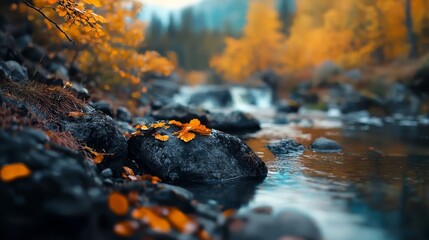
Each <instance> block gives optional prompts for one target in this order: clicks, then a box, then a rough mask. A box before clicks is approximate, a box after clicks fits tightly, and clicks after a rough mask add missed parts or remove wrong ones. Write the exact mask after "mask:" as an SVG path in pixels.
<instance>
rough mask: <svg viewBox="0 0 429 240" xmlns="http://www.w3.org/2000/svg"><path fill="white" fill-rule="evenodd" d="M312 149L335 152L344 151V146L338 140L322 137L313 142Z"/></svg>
mask: <svg viewBox="0 0 429 240" xmlns="http://www.w3.org/2000/svg"><path fill="white" fill-rule="evenodd" d="M311 150H312V151H313V152H322V153H334V152H341V151H343V148H342V147H341V146H340V145H339V144H338V143H337V142H336V141H334V140H331V139H327V138H324V137H321V138H318V139H316V140H315V141H314V142H313V143H312V144H311Z"/></svg>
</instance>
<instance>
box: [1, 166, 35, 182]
mask: <svg viewBox="0 0 429 240" xmlns="http://www.w3.org/2000/svg"><path fill="white" fill-rule="evenodd" d="M30 174H31V170H30V169H29V168H28V167H27V165H25V164H24V163H10V164H6V165H4V166H3V167H1V169H0V178H1V180H2V181H3V182H11V181H14V180H16V179H19V178H25V177H27V176H29V175H30Z"/></svg>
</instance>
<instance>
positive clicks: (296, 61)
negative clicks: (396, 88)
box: [284, 0, 429, 70]
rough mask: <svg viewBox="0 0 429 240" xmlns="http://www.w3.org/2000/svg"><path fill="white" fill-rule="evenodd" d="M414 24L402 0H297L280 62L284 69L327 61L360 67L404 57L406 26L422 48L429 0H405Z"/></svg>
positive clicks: (421, 49) (407, 43)
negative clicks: (411, 25) (409, 24)
mask: <svg viewBox="0 0 429 240" xmlns="http://www.w3.org/2000/svg"><path fill="white" fill-rule="evenodd" d="M409 1H410V3H411V13H412V14H411V16H412V19H411V22H412V23H413V29H407V28H409V26H407V24H406V9H405V6H406V5H405V3H406V0H388V1H381V0H377V1H373V0H344V1H336V0H300V1H297V11H296V17H295V19H294V23H293V26H292V28H291V34H290V37H289V38H288V39H287V40H286V43H285V44H286V45H287V52H286V54H285V56H286V57H285V59H284V64H285V65H286V66H287V67H288V69H289V70H294V69H303V68H308V67H314V66H315V65H318V64H320V63H321V62H323V61H326V60H332V61H334V62H336V63H338V64H340V65H342V66H345V67H361V66H365V65H370V64H375V63H386V62H391V61H394V60H397V59H401V58H407V57H408V55H409V51H410V47H411V46H410V44H411V43H410V41H409V39H408V36H407V34H408V33H407V31H408V30H409V31H411V32H413V34H415V36H416V38H417V39H418V48H419V53H420V54H424V52H425V49H426V51H427V46H428V36H429V22H428V19H429V18H428V11H429V3H428V1H426V0H409Z"/></svg>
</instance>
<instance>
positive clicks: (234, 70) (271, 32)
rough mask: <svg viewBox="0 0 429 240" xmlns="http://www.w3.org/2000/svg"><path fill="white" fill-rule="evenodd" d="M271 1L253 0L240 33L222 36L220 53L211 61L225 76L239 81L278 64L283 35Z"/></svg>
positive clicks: (281, 52) (283, 47) (283, 48)
mask: <svg viewBox="0 0 429 240" xmlns="http://www.w3.org/2000/svg"><path fill="white" fill-rule="evenodd" d="M274 4H275V1H273V0H254V1H252V2H251V4H250V7H249V11H248V15H247V25H246V26H245V28H244V30H243V36H242V37H241V38H239V39H235V38H227V39H225V43H226V48H225V50H224V52H223V54H221V55H218V56H215V57H214V58H213V59H212V60H211V63H210V65H211V67H213V68H214V69H216V71H217V72H219V73H220V74H221V75H222V76H224V78H226V79H228V80H233V81H241V80H243V79H246V78H248V77H249V76H251V75H252V74H253V73H256V72H259V71H264V70H267V69H269V68H278V67H279V64H280V63H281V60H282V58H283V57H284V55H283V54H284V52H285V46H284V44H283V42H284V39H285V36H284V35H283V34H282V33H281V29H282V25H281V22H280V20H279V17H278V14H277V11H276V9H275V5H274Z"/></svg>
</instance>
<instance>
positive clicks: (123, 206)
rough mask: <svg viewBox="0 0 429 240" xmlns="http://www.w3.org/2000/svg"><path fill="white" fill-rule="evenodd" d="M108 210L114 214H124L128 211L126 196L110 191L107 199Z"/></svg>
mask: <svg viewBox="0 0 429 240" xmlns="http://www.w3.org/2000/svg"><path fill="white" fill-rule="evenodd" d="M108 203H109V208H110V210H111V211H112V212H113V213H114V214H116V215H125V214H127V212H128V200H127V198H126V197H125V196H124V195H122V194H120V193H118V192H112V193H110V195H109V199H108Z"/></svg>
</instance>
